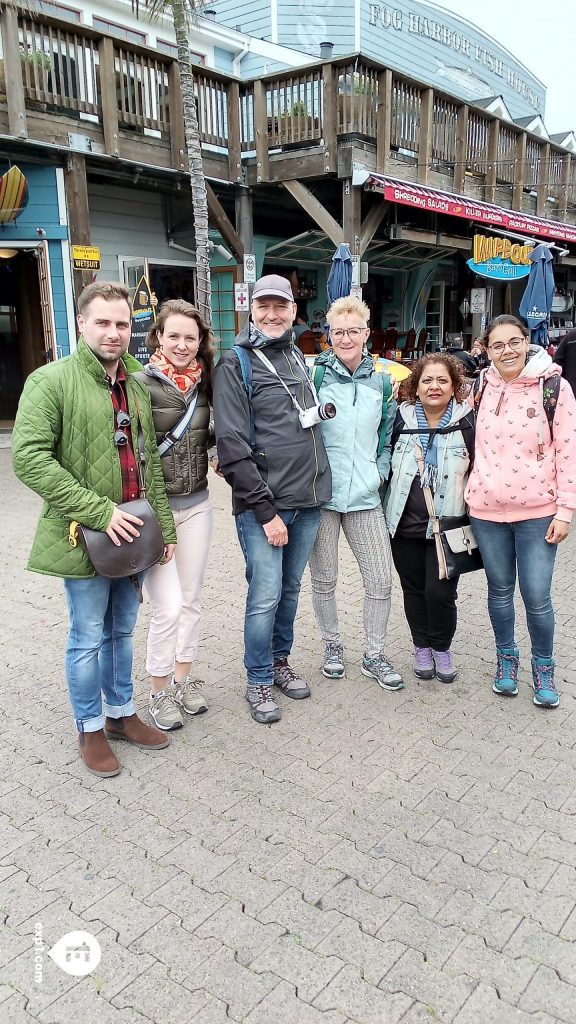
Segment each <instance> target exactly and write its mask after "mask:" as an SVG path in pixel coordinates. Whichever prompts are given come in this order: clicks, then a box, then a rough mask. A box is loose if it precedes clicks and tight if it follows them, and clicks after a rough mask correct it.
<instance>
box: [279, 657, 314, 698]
mask: <svg viewBox="0 0 576 1024" xmlns="http://www.w3.org/2000/svg"><path fill="white" fill-rule="evenodd" d="M274 686H277V687H278V689H279V690H282V693H283V694H285V696H286V697H291V698H292V700H304V698H305V697H309V696H310V687H309V686H308V683H307V682H306V681H305V680H304V679H301V678H300V676H299V675H297V673H296V672H295V671H294V669H292V668H290V665H289V664H288V658H276V659H275V661H274Z"/></svg>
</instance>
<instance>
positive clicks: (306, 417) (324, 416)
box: [298, 402, 336, 428]
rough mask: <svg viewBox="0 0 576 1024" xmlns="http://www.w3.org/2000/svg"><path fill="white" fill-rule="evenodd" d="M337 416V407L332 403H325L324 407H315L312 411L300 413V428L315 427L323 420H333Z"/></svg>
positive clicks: (307, 410) (302, 410)
mask: <svg viewBox="0 0 576 1024" xmlns="http://www.w3.org/2000/svg"><path fill="white" fill-rule="evenodd" d="M335 415H336V406H335V405H334V404H333V403H332V402H324V404H323V405H313V406H312V407H311V408H310V409H301V410H300V412H299V413H298V419H299V420H300V426H301V427H304V428H307V427H315V426H316V424H317V423H321V422H322V420H331V419H333V418H334V416H335Z"/></svg>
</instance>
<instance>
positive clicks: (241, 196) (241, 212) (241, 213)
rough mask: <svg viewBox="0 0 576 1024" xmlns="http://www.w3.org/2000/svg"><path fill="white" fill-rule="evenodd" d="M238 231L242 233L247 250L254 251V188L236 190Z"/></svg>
mask: <svg viewBox="0 0 576 1024" xmlns="http://www.w3.org/2000/svg"><path fill="white" fill-rule="evenodd" d="M235 204H236V231H237V232H238V234H239V235H240V238H241V240H242V245H243V246H244V251H245V252H254V248H253V246H254V223H253V219H252V190H251V189H249V188H239V189H237V190H236V200H235Z"/></svg>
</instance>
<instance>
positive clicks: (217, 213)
mask: <svg viewBox="0 0 576 1024" xmlns="http://www.w3.org/2000/svg"><path fill="white" fill-rule="evenodd" d="M206 199H207V201H208V214H209V216H210V220H211V222H212V224H213V225H214V227H217V228H218V231H219V232H220V234H221V235H222V238H223V239H224V241H225V242H226V244H227V245H229V246H230V248H231V249H232V252H233V254H234V256H235V257H236V259H237V260H238V262H239V263H241V262H242V260H243V258H244V245H243V244H242V240H241V238H240V236H239V234H238V232H237V231H236V228H235V227H234V225H233V224H232V221H231V220H230V218H229V217H228V214H227V213H226V210H225V209H224V207H223V206H222V203H221V202H220V200H219V199H218V196H217V195H216V193H215V192H214V189H213V188H212V186H211V185H210V182H208V181H207V182H206Z"/></svg>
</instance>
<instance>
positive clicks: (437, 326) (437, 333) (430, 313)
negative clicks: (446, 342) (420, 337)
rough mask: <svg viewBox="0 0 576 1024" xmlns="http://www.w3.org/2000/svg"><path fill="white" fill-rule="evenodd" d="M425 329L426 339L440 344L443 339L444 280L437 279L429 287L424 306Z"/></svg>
mask: <svg viewBox="0 0 576 1024" xmlns="http://www.w3.org/2000/svg"><path fill="white" fill-rule="evenodd" d="M426 330H427V331H428V340H429V341H433V342H439V343H440V344H442V342H443V339H444V281H438V282H437V284H433V285H432V287H431V289H430V297H429V299H428V304H427V306H426Z"/></svg>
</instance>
